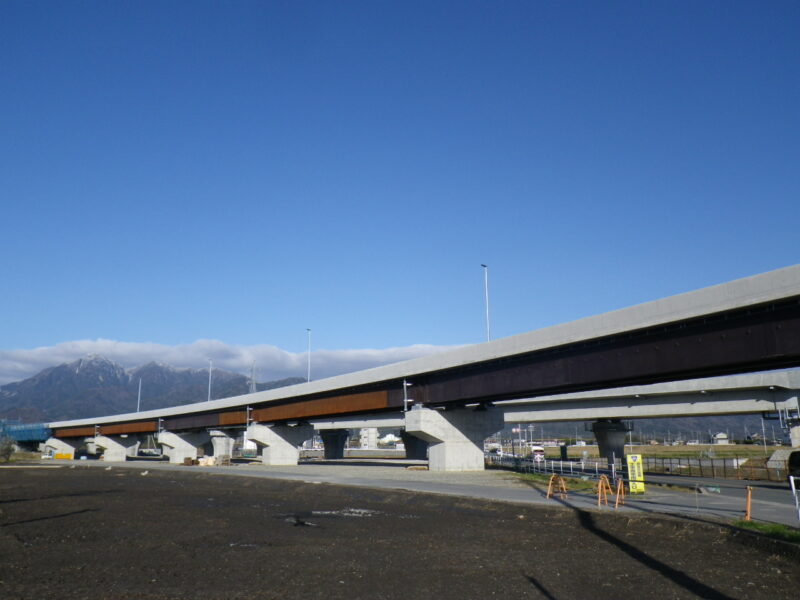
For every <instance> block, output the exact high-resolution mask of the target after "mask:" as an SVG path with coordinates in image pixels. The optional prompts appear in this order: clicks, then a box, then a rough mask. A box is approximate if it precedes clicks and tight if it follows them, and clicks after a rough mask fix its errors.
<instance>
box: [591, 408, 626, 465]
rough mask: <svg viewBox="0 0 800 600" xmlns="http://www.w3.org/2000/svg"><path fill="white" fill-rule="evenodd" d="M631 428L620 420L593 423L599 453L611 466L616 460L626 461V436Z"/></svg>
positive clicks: (604, 420) (603, 420)
mask: <svg viewBox="0 0 800 600" xmlns="http://www.w3.org/2000/svg"><path fill="white" fill-rule="evenodd" d="M628 431H630V428H629V427H628V426H627V425H626V424H625V423H623V422H622V421H620V420H619V419H608V420H606V419H600V420H599V421H595V422H594V423H592V432H593V433H594V437H595V439H596V440H597V451H598V453H599V454H600V456H601V457H605V458H606V459H608V464H611V462H612V460H613V459H614V458H619V459H620V460H623V462H624V459H625V436H626V435H627V434H628Z"/></svg>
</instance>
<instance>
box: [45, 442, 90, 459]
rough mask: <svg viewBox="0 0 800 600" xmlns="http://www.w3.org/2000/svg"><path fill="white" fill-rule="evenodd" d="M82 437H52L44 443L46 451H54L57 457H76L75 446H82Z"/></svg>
mask: <svg viewBox="0 0 800 600" xmlns="http://www.w3.org/2000/svg"><path fill="white" fill-rule="evenodd" d="M81 443H82V440H81V439H70V440H62V439H61V438H55V437H51V438H50V439H48V440H47V441H46V442H45V443H44V451H45V452H47V453H50V452H52V453H53V456H54V457H55V458H68V459H74V458H75V448H77V447H78V446H80V445H81Z"/></svg>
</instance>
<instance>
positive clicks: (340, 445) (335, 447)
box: [319, 429, 350, 459]
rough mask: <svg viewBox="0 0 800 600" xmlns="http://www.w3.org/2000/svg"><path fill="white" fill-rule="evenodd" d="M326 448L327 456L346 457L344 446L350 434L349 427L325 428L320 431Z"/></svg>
mask: <svg viewBox="0 0 800 600" xmlns="http://www.w3.org/2000/svg"><path fill="white" fill-rule="evenodd" d="M319 435H320V437H322V445H323V447H324V449H325V458H328V459H334V458H344V447H345V445H346V444H347V440H348V439H349V438H350V434H349V433H348V431H347V429H323V430H322V431H320V432H319Z"/></svg>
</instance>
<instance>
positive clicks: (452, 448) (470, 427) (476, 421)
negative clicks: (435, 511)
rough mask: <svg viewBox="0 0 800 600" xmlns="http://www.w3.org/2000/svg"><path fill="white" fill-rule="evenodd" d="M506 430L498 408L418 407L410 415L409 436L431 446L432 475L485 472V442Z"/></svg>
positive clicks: (407, 422) (408, 417)
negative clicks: (435, 473)
mask: <svg viewBox="0 0 800 600" xmlns="http://www.w3.org/2000/svg"><path fill="white" fill-rule="evenodd" d="M503 426H504V422H503V413H502V411H500V410H498V409H496V408H487V409H481V410H476V409H472V408H458V409H454V410H447V411H440V410H432V409H430V408H422V407H414V409H413V410H410V411H408V412H407V413H406V432H407V433H409V434H411V435H413V436H415V437H418V438H421V439H422V440H425V441H427V442H428V444H430V446H429V447H428V468H429V469H430V470H431V471H483V469H484V459H483V441H484V440H485V439H486V438H487V437H489V436H490V435H491V434H493V433H494V432H496V431H500V430H501V429H502V428H503Z"/></svg>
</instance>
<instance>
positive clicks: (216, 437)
mask: <svg viewBox="0 0 800 600" xmlns="http://www.w3.org/2000/svg"><path fill="white" fill-rule="evenodd" d="M208 434H209V435H210V436H211V445H212V447H213V448H214V456H217V457H218V456H233V442H234V440H235V433H234V432H231V431H222V430H220V429H212V430H211V431H209V432H208Z"/></svg>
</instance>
